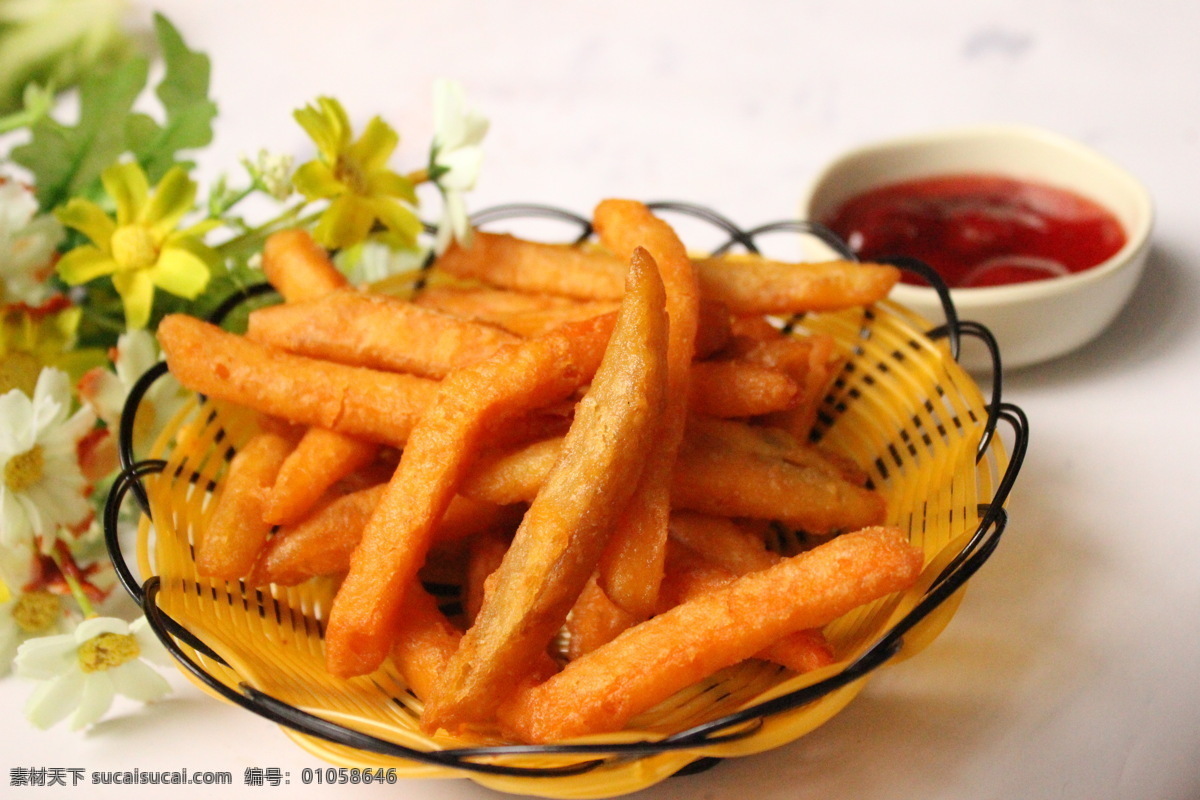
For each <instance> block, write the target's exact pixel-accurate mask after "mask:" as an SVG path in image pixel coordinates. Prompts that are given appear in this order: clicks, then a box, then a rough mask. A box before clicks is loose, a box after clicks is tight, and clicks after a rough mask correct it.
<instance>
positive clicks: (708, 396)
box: [688, 360, 800, 417]
mask: <svg viewBox="0 0 1200 800" xmlns="http://www.w3.org/2000/svg"><path fill="white" fill-rule="evenodd" d="M688 392H689V395H688V407H689V409H690V410H691V412H692V413H694V414H705V415H708V416H713V417H758V416H762V415H763V414H770V413H773V412H778V411H786V410H787V409H790V408H792V407H793V406H794V405H795V404H796V402H797V400H798V399H799V396H800V387H799V386H798V385H796V382H795V381H794V380H792V379H791V378H789V377H788V376H787V375H786V374H784V373H783V372H782V371H780V370H777V369H772V368H770V367H762V366H759V365H757V364H751V363H749V362H746V361H737V360H729V361H697V362H696V363H694V364H692V369H691V384H690V386H689V387H688Z"/></svg>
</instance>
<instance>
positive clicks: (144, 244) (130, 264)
mask: <svg viewBox="0 0 1200 800" xmlns="http://www.w3.org/2000/svg"><path fill="white" fill-rule="evenodd" d="M111 243H112V255H113V260H114V261H116V262H117V263H118V264H119V265H120V266H121V268H122V269H129V270H135V269H146V268H147V267H152V266H154V265H155V263H156V262H157V261H158V245H157V244H156V243H155V241H154V234H153V233H151V232H150V229H149V228H147V227H146V226H145V225H122V226H121V227H119V228H117V229H116V231H114V232H113V235H112V240H111Z"/></svg>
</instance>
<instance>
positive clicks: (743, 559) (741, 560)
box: [671, 511, 781, 575]
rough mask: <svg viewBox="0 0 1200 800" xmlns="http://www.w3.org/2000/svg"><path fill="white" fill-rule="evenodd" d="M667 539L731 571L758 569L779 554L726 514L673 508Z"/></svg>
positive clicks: (741, 572)
mask: <svg viewBox="0 0 1200 800" xmlns="http://www.w3.org/2000/svg"><path fill="white" fill-rule="evenodd" d="M671 539H672V541H676V542H679V543H680V544H682V545H684V546H685V547H687V548H688V549H689V550H691V551H693V552H695V553H696V554H697V555H699V556H700V557H701V558H703V559H704V560H705V561H707V562H709V563H710V564H715V565H716V566H718V567H721V568H722V569H725V570H728V571H729V572H730V573H732V574H733V575H745V574H746V573H748V572H758V571H759V570H762V569H766V568H767V567H771V566H774V565H775V564H776V563H778V561H779V559H780V558H781V556H780V555H779V554H778V553H772V552H771V551H770V550H768V549H767V547H766V544H765V542H763V539H762V537H761V536H759V535H757V534H756V533H753V532H752V531H749V530H747V529H746V528H743V527H742V526H740V525H738V524H737V523H736V522H734V521H733V520H731V519H729V518H728V517H715V516H712V515H711V514H697V513H695V512H693V511H676V512H674V513H673V514H671Z"/></svg>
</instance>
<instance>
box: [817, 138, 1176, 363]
mask: <svg viewBox="0 0 1200 800" xmlns="http://www.w3.org/2000/svg"><path fill="white" fill-rule="evenodd" d="M954 173H958V174H962V173H990V174H997V175H1006V176H1009V177H1013V178H1019V179H1024V180H1030V181H1037V182H1040V183H1044V184H1049V185H1051V186H1057V187H1059V188H1063V189H1067V190H1070V191H1073V192H1075V193H1077V194H1080V195H1083V196H1084V197H1088V198H1090V199H1092V200H1094V201H1096V202H1098V203H1100V204H1101V205H1102V206H1104V207H1106V208H1108V209H1109V210H1110V211H1111V212H1112V213H1113V214H1114V215H1115V216H1116V217H1117V219H1118V220H1119V221H1120V223H1121V225H1122V226H1123V227H1124V228H1125V234H1126V242H1125V246H1124V247H1122V248H1121V249H1120V250H1119V251H1117V253H1115V254H1114V255H1113V256H1112V257H1111V258H1109V259H1108V260H1107V261H1104V262H1102V263H1100V264H1099V265H1097V266H1095V267H1092V268H1091V269H1087V270H1084V271H1082V272H1078V273H1074V274H1072V275H1066V276H1063V277H1058V278H1049V279H1046V280H1040V281H1032V282H1029V283H1020V284H1013V285H1009V286H996V287H980V288H960V289H953V290H951V297H953V299H954V304H955V307H956V308H957V309H958V315H959V318H960V319H963V320H974V321H976V322H980V323H982V324H984V325H986V326H987V327H988V328H989V329H990V330H991V331H992V333H993V334H994V335H995V336H996V339H997V341H998V342H999V344H1000V353H1001V355H1002V357H1003V364H1004V367H1005V369H1008V368H1010V367H1011V368H1016V367H1022V366H1027V365H1030V364H1036V363H1038V362H1041V361H1046V360H1048V359H1051V358H1055V357H1057V356H1061V355H1064V354H1066V353H1069V352H1071V351H1072V350H1074V349H1076V348H1078V347H1080V346H1082V345H1083V344H1085V343H1087V342H1089V341H1091V340H1092V339H1093V338H1095V337H1096V336H1097V335H1099V333H1100V332H1101V331H1103V330H1104V328H1105V327H1107V326H1108V324H1109V323H1110V322H1112V321H1113V319H1114V318H1115V317H1116V316H1117V314H1118V313H1119V312H1120V311H1121V309H1122V307H1124V305H1125V303H1126V301H1127V300H1128V299H1129V296H1130V294H1132V292H1133V289H1134V287H1135V286H1136V285H1137V281H1138V278H1139V277H1140V276H1141V273H1142V268H1143V267H1144V266H1145V262H1146V254H1147V251H1148V250H1149V239H1150V230H1151V227H1152V226H1153V217H1154V212H1153V206H1152V203H1151V201H1150V195H1149V193H1148V192H1147V191H1146V189H1145V187H1143V186H1142V184H1141V183H1139V182H1138V181H1137V180H1136V179H1134V178H1133V177H1132V176H1131V175H1130V174H1129V173H1127V172H1125V171H1124V170H1123V169H1121V168H1120V167H1118V166H1117V165H1115V164H1114V163H1112V162H1111V161H1109V160H1108V159H1107V158H1105V157H1103V156H1101V155H1100V154H1099V153H1097V152H1095V151H1094V150H1091V149H1090V148H1088V147H1085V146H1084V145H1082V144H1079V143H1078V142H1075V141H1072V140H1070V139H1067V138H1065V137H1063V136H1060V135H1058V134H1054V133H1050V132H1048V131H1043V130H1039V129H1036V128H1029V127H1022V126H986V127H975V128H963V129H953V130H944V131H935V132H932V133H927V134H921V135H915V136H910V137H907V138H902V139H894V140H890V141H886V142H880V143H877V144H871V145H867V146H865V147H861V148H858V149H856V150H853V151H851V152H849V153H846V154H845V155H843V156H841V157H840V158H838V159H837V160H836V161H834V162H833V163H832V164H830V165H829V166H828V167H826V168H825V169H824V170H823V171H822V172H821V173H820V174H819V175H818V176H817V178H816V180H815V181H814V182H813V184H812V186H811V187H810V189H809V191H808V193H807V195H806V196H805V197H804V199H803V200H802V202H801V208H800V213H801V217H802V218H804V219H812V220H821V219H823V218H826V217H827V216H828V215H829V214H830V213H831V212H833V211H834V210H835V209H836V208H837V207H838V206H840V205H841V204H842V203H843V202H845V201H846V200H848V199H850V198H851V197H852V196H854V195H857V194H860V193H862V192H864V191H866V190H868V189H872V188H874V187H877V186H882V185H884V184H889V183H896V182H899V181H905V180H912V179H916V178H923V177H928V176H932V175H946V174H954ZM891 298H892V299H893V300H895V301H897V302H899V303H902V304H904V305H906V306H908V307H909V308H911V309H912V310H914V311H916V312H917V313H918V314H921V315H922V316H924V317H926V318H927V319H929V320H931V321H934V322H941V321H942V319H943V314H942V307H941V304H940V303H939V302H938V297H937V293H936V292H935V291H934V290H933V289H930V288H928V287H924V286H912V285H908V284H900V285H898V286H897V287H896V288H895V289H894V290H893V291H892V294H891ZM982 355H983V353H982V350H973V349H967V350H964V353H963V358H962V362H963V364H964V366H966V367H967V368H969V369H979V368H982V367H984V366H985V362H984V360H983V358H982Z"/></svg>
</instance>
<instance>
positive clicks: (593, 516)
mask: <svg viewBox="0 0 1200 800" xmlns="http://www.w3.org/2000/svg"><path fill="white" fill-rule="evenodd" d="M628 280H629V290H628V292H627V293H626V297H625V300H624V301H623V302H622V304H621V310H620V311H619V312H618V316H617V322H616V326H615V327H614V329H613V334H612V338H611V339H610V341H609V344H608V348H607V349H606V351H605V354H604V361H603V363H602V364H601V365H600V368H599V369H598V370H597V372H596V375H595V379H594V380H593V381H592V385H591V388H590V389H589V390H588V393H587V394H586V395H585V396H584V398H583V399H582V400H581V401H580V402H579V408H578V409H577V411H576V413H575V422H574V423H573V424H572V425H571V429H570V431H568V432H567V436H566V438H565V439H564V442H563V449H562V455H561V456H560V458H559V459H558V461H557V462H556V464H555V465H554V468H553V469H552V470H551V472H550V474H549V476H547V478H546V483H545V485H544V486H543V487H542V489H541V491H540V492H538V495H537V497H536V498H535V499H534V501H533V503H532V505H530V507H529V510H528V512H526V514H525V519H524V520H523V521H522V522H521V526H520V527H519V528H518V529H517V533H516V535H515V537H514V538H513V542H512V545H511V546H510V547H509V549H508V552H507V553H506V554H505V556H504V560H503V562H502V563H501V565H500V568H499V569H498V570H497V571H496V572H495V573H494V574H493V575H492V577H491V578H489V580H488V587H487V591H486V593H485V595H484V600H483V604H482V608H481V609H480V612H479V615H478V617H477V618H476V620H475V624H474V625H472V626H471V628H470V630H468V631H467V633H466V635H465V636H464V637H463V641H462V644H461V645H460V646H459V649H458V651H457V652H456V653H455V654H454V657H453V658H452V659H451V660H450V663H449V664H447V665H446V675H445V681H444V683H443V684H442V685H441V686H439V687H438V689H437V692H436V694H435V695H434V698H433V701H432V702H431V703H429V704H428V705H426V707H425V713H424V714H423V715H422V719H421V724H422V727H424V728H426V729H427V730H436V729H438V728H445V729H447V730H450V731H457V730H462V729H463V728H464V727H467V726H471V725H475V724H486V723H488V722H490V721H491V718H492V715H493V713H494V711H495V709H496V707H497V706H498V705H499V704H500V703H501V702H502V701H503V700H504V698H505V697H506V696H507V695H508V694H509V693H510V692H511V691H513V689H514V687H515V686H516V685H517V684H519V683H520V682H521V680H522V676H524V675H527V674H528V673H529V672H530V670H531V667H532V666H533V665H534V664H535V663H536V659H537V658H538V656H539V654H542V653H544V652H545V650H546V646H547V645H548V644H549V642H550V639H551V638H552V637H553V636H554V634H555V632H556V631H558V629H559V628H560V627H561V626H562V624H563V621H564V620H565V619H566V616H567V614H568V612H569V611H570V610H571V606H572V605H573V604H574V602H575V599H576V598H577V597H578V596H579V593H580V591H581V590H582V589H583V586H584V584H585V583H586V582H587V580H588V578H589V576H591V575H592V573H593V572H594V570H595V568H596V561H597V559H598V558H599V556H600V553H601V551H602V550H603V548H604V545H605V541H606V539H607V537H608V536H609V534H610V532H611V531H612V528H613V526H614V524H615V523H616V520H617V517H618V515H619V514H620V512H621V509H622V508H623V507H624V506H625V504H626V503H627V502H628V500H629V498H630V496H631V495H632V493H633V491H634V488H635V487H636V486H637V483H638V477H639V472H640V471H641V467H642V464H643V463H644V461H645V459H646V456H647V454H648V453H649V452H650V451H651V449H652V448H653V447H654V446H655V444H656V442H657V441H659V437H658V432H659V431H658V427H659V424H660V421H661V416H662V412H663V405H664V403H665V397H664V394H665V391H666V384H667V348H668V342H667V335H668V334H667V316H666V308H665V302H666V301H665V297H664V290H663V283H662V280H661V278H660V277H659V273H658V269H657V267H656V265H655V263H654V260H653V259H652V258H651V257H650V256H649V254H647V253H646V252H645V251H644V250H641V249H638V250H636V251H635V252H634V254H633V257H632V260H631V263H630V268H629V278H628Z"/></svg>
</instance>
